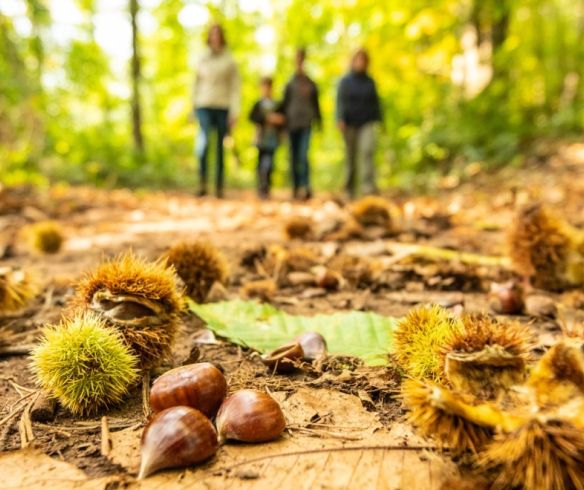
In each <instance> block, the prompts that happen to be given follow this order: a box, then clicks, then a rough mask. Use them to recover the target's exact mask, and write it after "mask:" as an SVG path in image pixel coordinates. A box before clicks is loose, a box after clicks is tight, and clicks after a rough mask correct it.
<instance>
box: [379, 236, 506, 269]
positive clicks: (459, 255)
mask: <svg viewBox="0 0 584 490" xmlns="http://www.w3.org/2000/svg"><path fill="white" fill-rule="evenodd" d="M386 247H387V250H389V251H390V252H393V253H395V254H397V255H405V254H407V255H414V256H416V257H421V258H425V259H434V260H447V261H456V262H460V263H462V264H466V265H483V266H495V267H501V268H509V267H510V260H509V258H508V257H494V256H489V255H481V254H476V253H471V252H461V251H458V250H451V249H448V248H440V247H432V246H430V245H419V244H411V243H398V242H386Z"/></svg>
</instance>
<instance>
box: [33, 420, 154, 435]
mask: <svg viewBox="0 0 584 490" xmlns="http://www.w3.org/2000/svg"><path fill="white" fill-rule="evenodd" d="M35 425H36V426H37V427H42V428H43V429H47V430H51V431H54V432H63V433H66V431H72V432H74V431H77V432H95V431H98V430H101V423H98V424H96V423H93V425H82V424H80V426H74V425H50V424H42V423H37V424H35ZM108 425H109V429H110V430H112V429H128V428H132V427H140V426H141V425H142V422H137V421H135V420H130V421H128V422H111V423H109V424H108Z"/></svg>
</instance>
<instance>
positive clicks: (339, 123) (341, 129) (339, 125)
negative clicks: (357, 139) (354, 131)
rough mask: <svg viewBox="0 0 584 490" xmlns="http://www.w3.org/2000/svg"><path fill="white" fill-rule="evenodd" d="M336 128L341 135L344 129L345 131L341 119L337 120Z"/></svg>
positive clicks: (343, 122) (345, 126) (345, 127)
mask: <svg viewBox="0 0 584 490" xmlns="http://www.w3.org/2000/svg"><path fill="white" fill-rule="evenodd" d="M337 128H339V131H340V132H341V133H344V132H345V129H347V125H346V124H345V121H343V120H342V119H339V120H338V121H337Z"/></svg>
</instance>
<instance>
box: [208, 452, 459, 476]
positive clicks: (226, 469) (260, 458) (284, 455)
mask: <svg viewBox="0 0 584 490" xmlns="http://www.w3.org/2000/svg"><path fill="white" fill-rule="evenodd" d="M438 449H439V448H437V447H436V446H399V445H397V444H392V445H388V446H351V447H329V448H320V449H305V450H301V451H290V452H286V453H279V454H270V455H267V456H258V457H257V458H251V459H247V460H245V461H240V462H239V463H234V464H231V465H230V466H224V467H222V468H219V469H217V470H214V471H213V475H217V474H218V473H221V472H229V471H231V470H233V469H234V468H238V467H240V466H245V465H248V464H254V463H260V462H262V461H267V460H270V459H275V458H287V457H291V456H305V455H308V454H323V453H336V452H347V451H437V450H438ZM442 451H444V452H448V450H447V449H442ZM210 476H211V475H210ZM210 476H208V477H205V478H203V479H207V478H210Z"/></svg>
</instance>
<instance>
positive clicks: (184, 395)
mask: <svg viewBox="0 0 584 490" xmlns="http://www.w3.org/2000/svg"><path fill="white" fill-rule="evenodd" d="M226 394H227V382H226V381H225V376H223V373H222V372H221V371H219V369H217V368H216V367H215V366H214V365H213V364H211V363H209V362H201V363H197V364H188V365H186V366H181V367H178V368H175V369H171V370H170V371H167V372H166V373H164V374H163V375H162V376H160V377H158V378H157V379H156V381H154V384H153V385H152V389H151V390H150V405H151V406H152V410H153V411H154V412H160V411H161V410H164V409H165V408H170V407H175V406H178V405H184V406H187V407H193V408H196V409H197V410H200V411H201V412H203V414H204V415H206V416H207V417H213V416H215V414H216V413H217V410H218V409H219V406H220V405H221V402H222V401H223V400H224V398H225V395H226Z"/></svg>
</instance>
